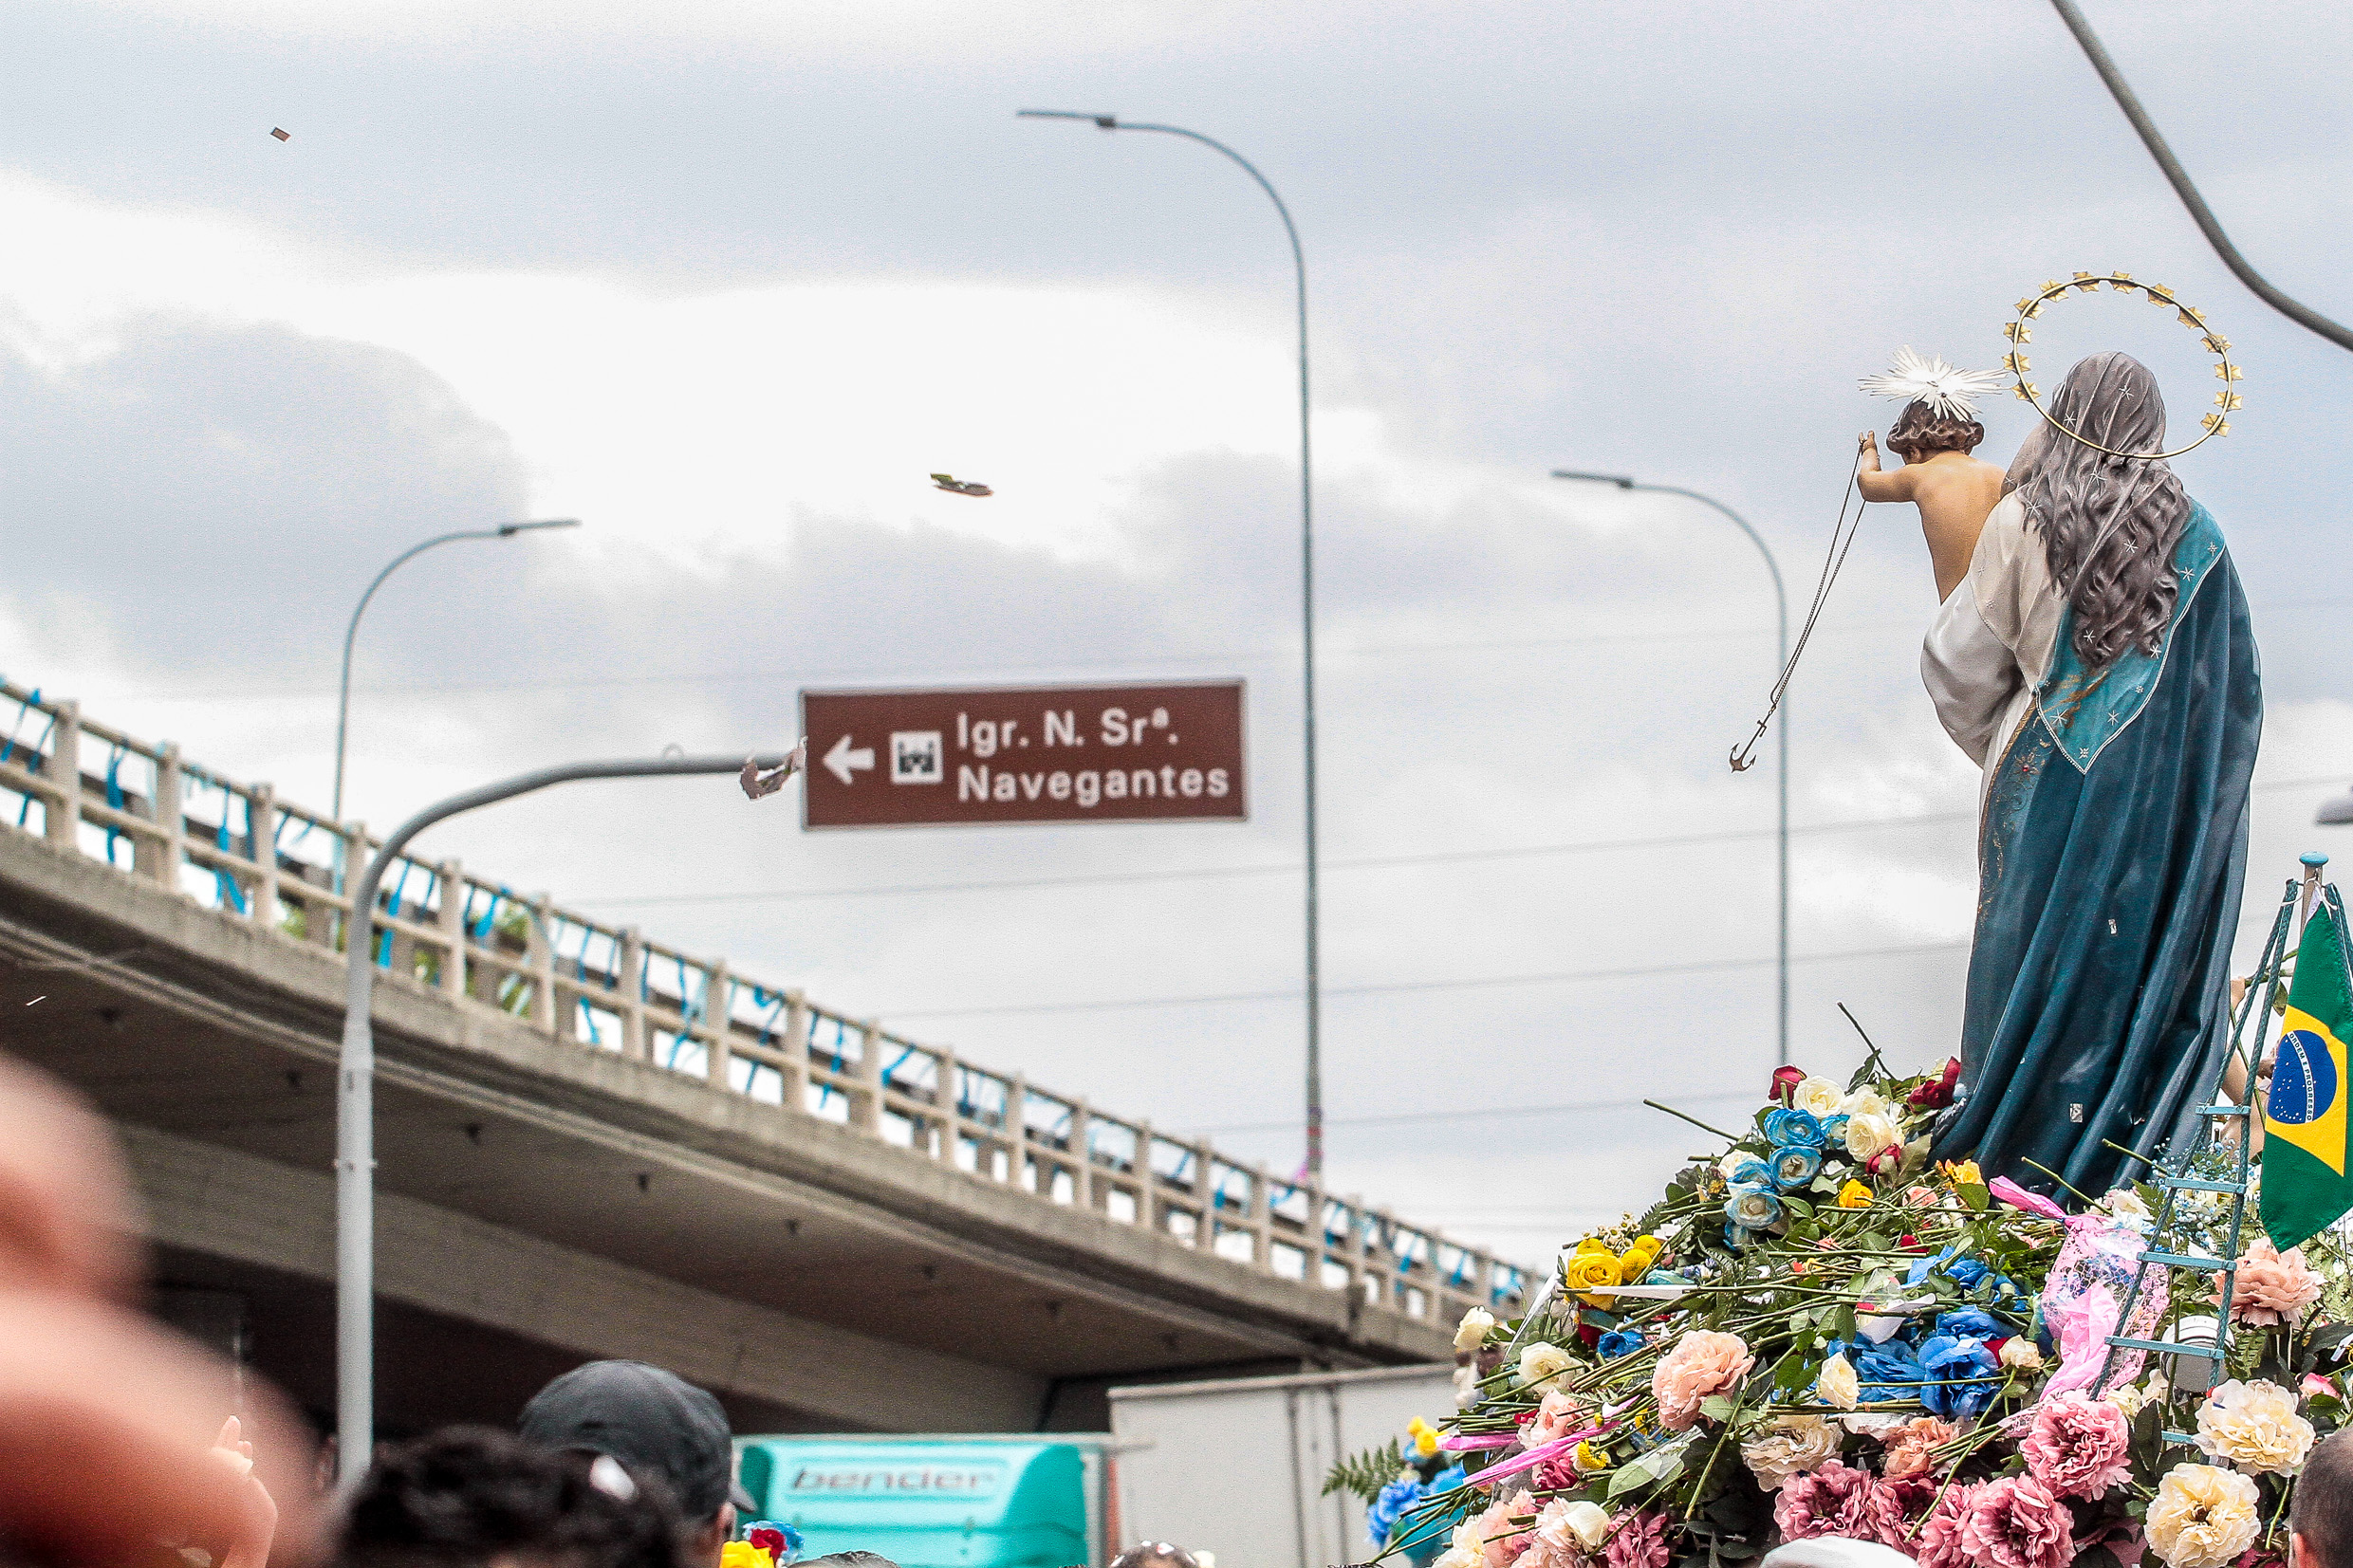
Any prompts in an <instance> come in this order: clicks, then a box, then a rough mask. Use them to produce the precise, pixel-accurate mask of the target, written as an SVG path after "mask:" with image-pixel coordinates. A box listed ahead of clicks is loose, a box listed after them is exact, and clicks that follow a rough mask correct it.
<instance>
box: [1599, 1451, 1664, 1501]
mask: <svg viewBox="0 0 2353 1568" xmlns="http://www.w3.org/2000/svg"><path fill="white" fill-rule="evenodd" d="M1657 1479H1658V1477H1656V1476H1654V1475H1652V1474H1651V1473H1650V1460H1649V1458H1648V1457H1647V1456H1645V1457H1643V1458H1641V1459H1637V1460H1635V1461H1633V1462H1632V1463H1630V1464H1626V1465H1622V1466H1621V1467H1619V1468H1618V1469H1617V1470H1616V1471H1615V1472H1614V1473H1612V1474H1611V1476H1610V1478H1609V1492H1608V1494H1607V1495H1608V1496H1609V1498H1610V1499H1611V1500H1612V1501H1615V1500H1616V1499H1617V1497H1618V1496H1619V1494H1621V1493H1622V1492H1630V1491H1632V1490H1634V1489H1635V1488H1636V1487H1637V1486H1647V1485H1650V1484H1651V1483H1652V1482H1653V1481H1656V1480H1657Z"/></svg>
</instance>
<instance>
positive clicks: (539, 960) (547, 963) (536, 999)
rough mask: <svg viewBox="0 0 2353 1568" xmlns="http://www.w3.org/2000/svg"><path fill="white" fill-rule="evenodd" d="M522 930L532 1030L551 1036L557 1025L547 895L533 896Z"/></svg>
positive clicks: (554, 961)
mask: <svg viewBox="0 0 2353 1568" xmlns="http://www.w3.org/2000/svg"><path fill="white" fill-rule="evenodd" d="M528 908H529V910H530V912H531V917H530V918H529V919H528V920H527V921H525V922H524V927H523V961H524V962H525V963H526V964H528V965H529V966H530V970H531V1027H533V1028H535V1029H537V1030H538V1031H539V1032H540V1033H542V1034H553V1033H554V1032H555V1026H556V959H555V944H553V943H552V942H550V941H548V940H547V895H546V894H544V893H542V894H539V895H535V896H533V898H532V899H531V901H530V904H529V905H528Z"/></svg>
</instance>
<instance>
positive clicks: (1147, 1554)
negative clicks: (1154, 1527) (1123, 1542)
mask: <svg viewBox="0 0 2353 1568" xmlns="http://www.w3.org/2000/svg"><path fill="white" fill-rule="evenodd" d="M1111 1568H1196V1565H1195V1561H1194V1558H1193V1554H1192V1553H1191V1552H1188V1551H1186V1550H1185V1549H1184V1548H1183V1547H1181V1546H1171V1545H1170V1544H1169V1543H1168V1542H1167V1541H1165V1540H1145V1541H1139V1542H1138V1543H1137V1544H1135V1545H1133V1546H1130V1547H1129V1548H1128V1549H1127V1550H1126V1551H1124V1552H1121V1554H1120V1555H1119V1556H1118V1557H1115V1558H1113V1559H1111Z"/></svg>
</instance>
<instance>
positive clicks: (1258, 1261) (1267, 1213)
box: [1250, 1160, 1274, 1274]
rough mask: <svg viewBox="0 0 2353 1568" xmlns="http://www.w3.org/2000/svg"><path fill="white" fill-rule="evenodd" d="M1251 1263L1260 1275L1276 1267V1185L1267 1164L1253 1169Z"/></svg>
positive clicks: (1263, 1162) (1260, 1164) (1263, 1161)
mask: <svg viewBox="0 0 2353 1568" xmlns="http://www.w3.org/2000/svg"><path fill="white" fill-rule="evenodd" d="M1250 1223H1251V1224H1250V1228H1251V1264H1252V1266H1254V1267H1255V1268H1256V1269H1257V1270H1258V1272H1259V1273H1261V1274H1265V1273H1269V1272H1270V1271H1271V1270H1272V1269H1273V1267H1274V1184H1273V1183H1272V1182H1271V1181H1269V1180H1268V1179H1267V1162H1266V1161H1265V1160H1260V1161H1259V1162H1258V1163H1257V1164H1256V1165H1254V1166H1252V1167H1251V1202H1250Z"/></svg>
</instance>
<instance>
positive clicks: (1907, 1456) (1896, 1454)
mask: <svg viewBox="0 0 2353 1568" xmlns="http://www.w3.org/2000/svg"><path fill="white" fill-rule="evenodd" d="M1959 1435H1960V1429H1959V1428H1958V1427H1956V1426H1955V1425H1954V1424H1953V1423H1952V1422H1950V1421H1939V1420H1937V1419H1936V1417H1935V1416H1933V1415H1923V1416H1919V1417H1918V1418H1917V1419H1914V1420H1911V1421H1906V1422H1905V1423H1904V1424H1903V1425H1902V1426H1900V1427H1898V1428H1897V1429H1896V1430H1894V1431H1892V1432H1889V1433H1888V1434H1887V1436H1886V1437H1885V1439H1884V1440H1883V1441H1884V1442H1885V1444H1886V1454H1885V1456H1884V1457H1883V1458H1882V1459H1881V1462H1880V1470H1881V1473H1882V1474H1884V1475H1885V1476H1886V1477H1887V1479H1888V1480H1890V1481H1901V1480H1903V1479H1904V1478H1905V1477H1906V1476H1915V1475H1924V1474H1926V1473H1927V1472H1928V1470H1929V1469H1930V1467H1932V1466H1934V1467H1936V1468H1937V1469H1943V1468H1944V1466H1942V1465H1936V1463H1935V1461H1934V1459H1933V1458H1932V1457H1931V1456H1930V1454H1929V1451H1928V1450H1929V1449H1931V1448H1940V1447H1942V1446H1943V1445H1944V1444H1947V1443H1950V1442H1952V1441H1953V1440H1954V1439H1955V1437H1957V1436H1959ZM1948 1463H1949V1462H1948Z"/></svg>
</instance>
